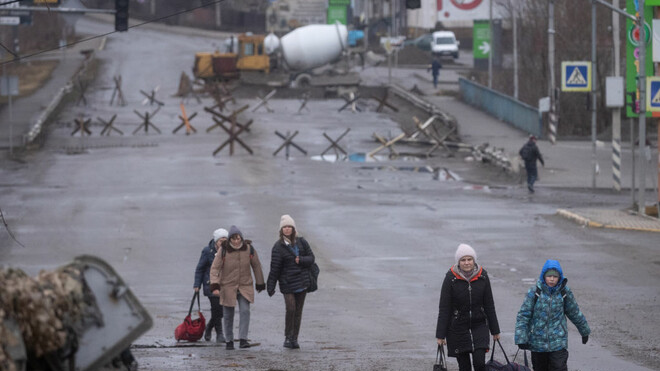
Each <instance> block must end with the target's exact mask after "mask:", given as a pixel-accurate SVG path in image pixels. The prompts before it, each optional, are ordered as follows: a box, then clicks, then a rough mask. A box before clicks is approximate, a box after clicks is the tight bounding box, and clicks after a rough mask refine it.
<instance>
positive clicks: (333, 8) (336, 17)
mask: <svg viewBox="0 0 660 371" xmlns="http://www.w3.org/2000/svg"><path fill="white" fill-rule="evenodd" d="M346 18H347V14H346V5H328V24H335V22H336V21H339V23H341V24H346Z"/></svg>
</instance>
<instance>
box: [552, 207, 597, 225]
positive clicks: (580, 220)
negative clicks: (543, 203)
mask: <svg viewBox="0 0 660 371" xmlns="http://www.w3.org/2000/svg"><path fill="white" fill-rule="evenodd" d="M557 215H559V216H562V217H564V218H566V219H569V220H572V221H574V222H576V223H577V224H580V225H584V226H587V227H592V228H603V227H604V225H603V224H600V223H596V222H592V221H591V220H589V219H587V218H585V217H583V216H580V215H578V214H575V213H572V212H570V211H568V210H565V209H557Z"/></svg>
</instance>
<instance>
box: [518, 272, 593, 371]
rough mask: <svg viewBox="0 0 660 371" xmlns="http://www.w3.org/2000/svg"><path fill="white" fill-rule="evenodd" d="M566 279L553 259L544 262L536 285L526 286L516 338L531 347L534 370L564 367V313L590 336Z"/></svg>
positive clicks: (563, 370) (559, 370)
mask: <svg viewBox="0 0 660 371" xmlns="http://www.w3.org/2000/svg"><path fill="white" fill-rule="evenodd" d="M567 281H568V280H567V279H566V278H564V274H563V272H562V269H561V265H559V262H558V261H556V260H548V261H546V262H545V265H543V269H542V270H541V275H540V277H539V280H538V281H537V282H536V286H535V287H532V288H530V289H529V291H528V292H527V296H526V297H525V301H524V302H523V304H522V306H521V307H520V311H519V312H518V316H517V318H516V335H515V342H516V344H518V346H519V347H520V349H529V350H531V351H532V366H533V368H534V371H567V370H568V368H567V361H568V350H566V349H567V348H568V328H567V324H566V317H568V319H570V320H571V322H573V324H574V325H575V326H576V327H577V329H578V331H579V332H580V335H582V344H586V343H587V341H588V340H589V334H590V333H591V330H590V329H589V324H587V319H586V318H584V315H583V314H582V312H581V311H580V308H579V307H578V304H577V301H576V300H575V297H574V296H573V292H571V289H570V288H569V287H568V286H567V284H566V283H567Z"/></svg>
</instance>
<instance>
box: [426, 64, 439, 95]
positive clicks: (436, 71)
mask: <svg viewBox="0 0 660 371" xmlns="http://www.w3.org/2000/svg"><path fill="white" fill-rule="evenodd" d="M441 68H442V64H440V61H439V60H438V58H433V60H432V61H431V65H430V66H429V68H427V69H426V71H427V72H428V71H431V75H433V87H434V88H435V89H437V88H438V75H440V69H441Z"/></svg>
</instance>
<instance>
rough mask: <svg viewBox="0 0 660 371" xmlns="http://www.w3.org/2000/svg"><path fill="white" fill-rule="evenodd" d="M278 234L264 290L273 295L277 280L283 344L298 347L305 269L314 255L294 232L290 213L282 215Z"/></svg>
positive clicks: (307, 270) (312, 262)
mask: <svg viewBox="0 0 660 371" xmlns="http://www.w3.org/2000/svg"><path fill="white" fill-rule="evenodd" d="M279 234H280V235H279V238H278V239H277V241H275V244H274V245H273V249H272V251H271V259H270V273H268V281H267V291H268V295H269V296H273V295H274V294H275V284H276V283H278V282H279V285H280V292H281V293H282V295H284V307H285V311H286V314H285V317H284V347H285V348H291V349H299V348H300V344H298V334H299V332H300V322H301V320H302V312H303V306H304V305H305V296H306V295H307V289H308V287H309V286H310V279H309V269H310V267H311V266H312V264H314V259H315V258H314V253H313V252H312V249H311V247H310V246H309V243H308V242H307V241H306V240H305V239H304V238H303V237H301V236H299V235H298V233H297V230H296V223H295V221H294V220H293V218H291V216H289V215H282V217H281V218H280V231H279Z"/></svg>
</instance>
